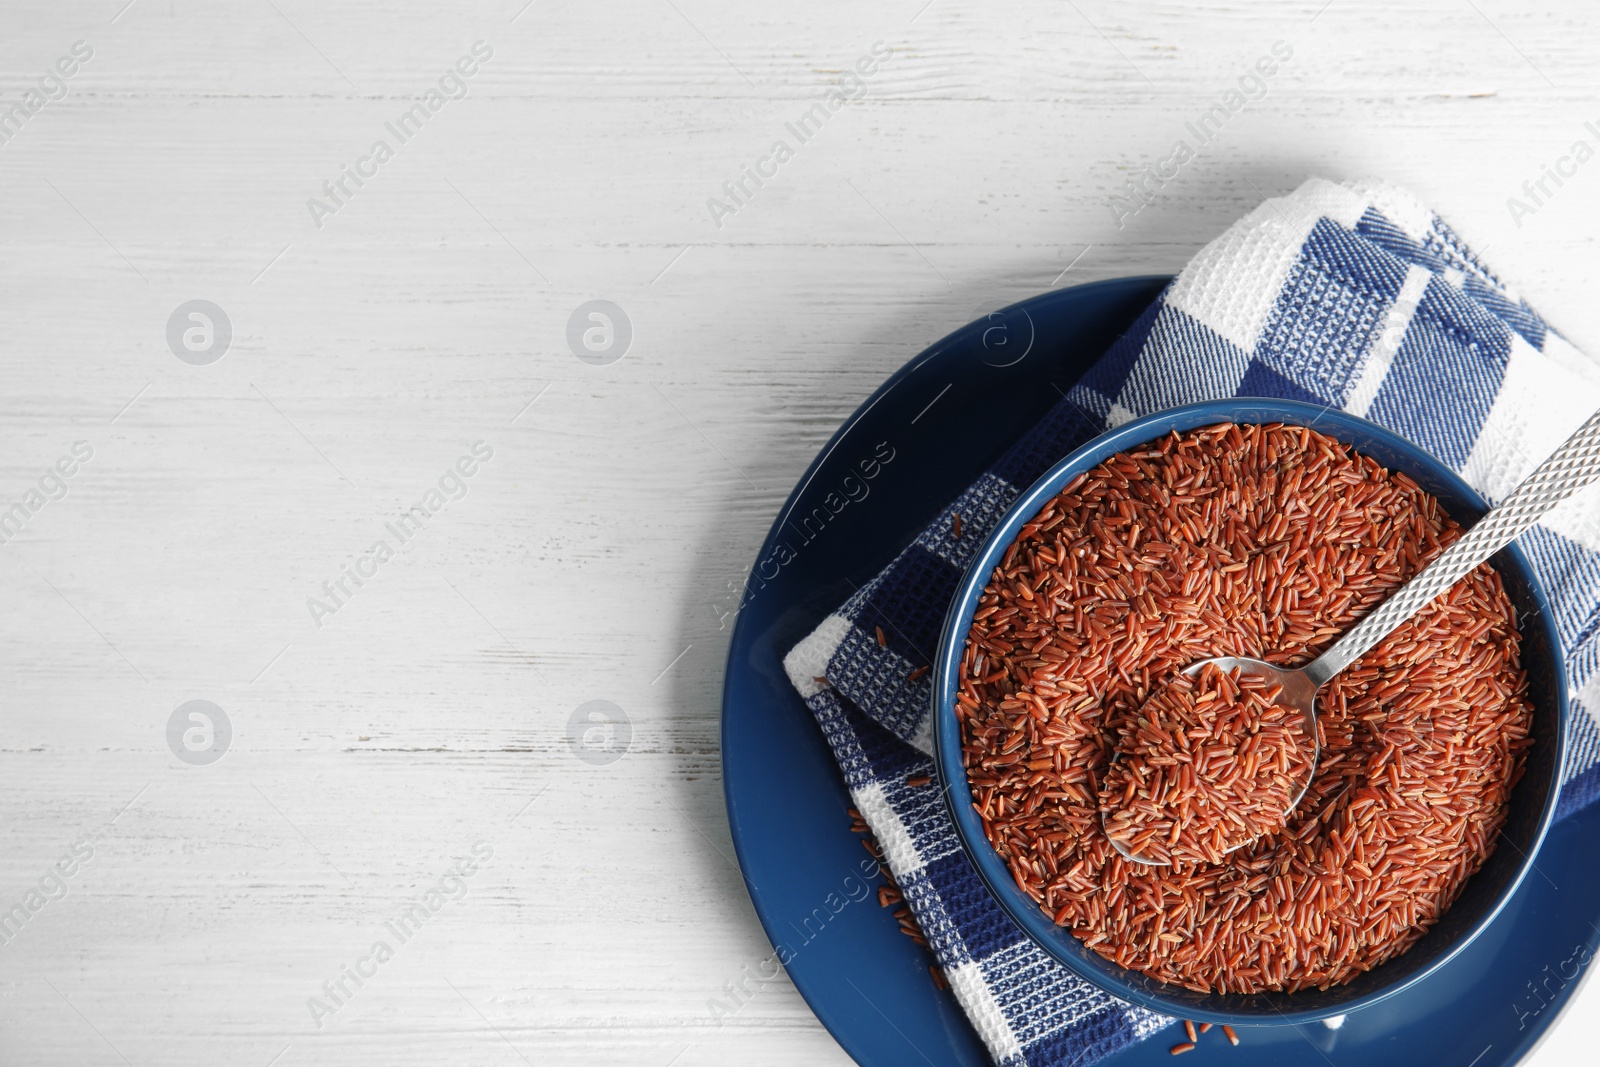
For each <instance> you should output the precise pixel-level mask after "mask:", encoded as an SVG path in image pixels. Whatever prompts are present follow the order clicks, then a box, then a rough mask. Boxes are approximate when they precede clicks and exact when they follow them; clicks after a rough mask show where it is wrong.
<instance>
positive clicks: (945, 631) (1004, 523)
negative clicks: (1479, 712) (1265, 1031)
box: [930, 396, 1571, 1024]
mask: <svg viewBox="0 0 1600 1067" xmlns="http://www.w3.org/2000/svg"><path fill="white" fill-rule="evenodd" d="M1246 408H1256V409H1259V413H1260V414H1261V415H1262V416H1264V417H1259V418H1247V417H1244V416H1243V415H1241V409H1246ZM1269 413H1270V417H1265V416H1268V415H1269ZM1323 421H1326V422H1329V423H1333V424H1336V425H1333V426H1330V427H1328V429H1329V430H1330V431H1332V432H1330V433H1329V436H1333V437H1339V434H1338V430H1339V429H1340V426H1339V425H1337V424H1343V425H1344V426H1345V427H1349V428H1353V429H1355V430H1358V431H1359V432H1360V433H1363V434H1366V435H1368V436H1369V437H1371V438H1373V439H1375V440H1377V441H1380V442H1382V443H1383V444H1385V445H1386V446H1387V447H1389V448H1391V449H1393V450H1394V451H1396V452H1400V453H1404V454H1406V455H1407V456H1410V457H1412V458H1413V459H1414V460H1415V462H1416V464H1417V466H1419V467H1424V468H1427V469H1428V471H1429V472H1430V474H1431V475H1432V476H1434V477H1436V478H1437V479H1438V481H1439V482H1440V483H1442V484H1444V485H1446V486H1448V487H1449V488H1450V490H1451V491H1452V492H1453V493H1455V494H1456V495H1457V496H1459V497H1460V498H1461V499H1462V500H1464V501H1466V502H1467V504H1468V505H1469V506H1471V507H1473V508H1476V509H1478V511H1479V513H1480V514H1481V513H1482V512H1483V511H1487V510H1488V507H1489V505H1488V503H1487V502H1486V501H1485V500H1484V499H1483V497H1482V495H1481V494H1479V493H1478V492H1477V491H1476V490H1474V489H1473V488H1472V487H1471V486H1470V485H1468V484H1467V483H1466V481H1465V480H1463V479H1462V478H1461V476H1460V475H1459V474H1457V473H1456V472H1455V471H1454V470H1452V469H1451V468H1450V467H1449V466H1447V465H1446V464H1445V463H1444V462H1443V461H1441V460H1439V459H1438V458H1437V457H1435V456H1434V455H1432V454H1431V453H1429V452H1428V451H1426V450H1425V449H1423V448H1422V447H1421V446H1419V445H1417V444H1415V443H1413V442H1411V441H1409V440H1407V439H1405V438H1404V437H1401V436H1400V435H1398V434H1396V433H1394V432H1393V431H1391V430H1388V429H1385V428H1384V427H1382V426H1379V425H1378V424H1376V423H1374V422H1371V421H1370V420H1368V419H1365V418H1363V417H1361V416H1359V415H1354V414H1351V413H1349V412H1346V411H1343V410H1342V409H1339V408H1335V407H1331V406H1324V405H1317V404H1308V403H1305V402H1303V401H1297V400H1284V399H1278V398H1274V397H1246V396H1239V397H1226V398H1219V399H1214V400H1202V401H1198V402H1195V403H1190V404H1183V405H1179V406H1176V407H1172V408H1167V409H1164V410H1162V411H1158V412H1154V413H1152V414H1150V415H1145V416H1142V417H1140V418H1136V419H1131V420H1129V421H1127V422H1124V423H1122V424H1121V425H1119V426H1116V427H1114V428H1112V429H1109V430H1107V431H1106V432H1104V433H1101V434H1098V435H1096V436H1095V437H1094V438H1093V439H1092V440H1090V441H1088V442H1086V443H1085V444H1083V445H1081V446H1079V447H1078V448H1075V449H1073V450H1072V452H1070V453H1069V454H1068V455H1066V456H1065V457H1063V458H1062V459H1060V460H1058V461H1057V462H1055V463H1054V464H1052V465H1051V467H1050V468H1049V469H1048V470H1047V471H1045V473H1044V474H1042V475H1040V476H1039V478H1038V479H1037V480H1035V481H1034V483H1033V484H1032V485H1031V486H1030V487H1028V488H1027V489H1026V490H1025V491H1023V492H1022V493H1020V494H1019V495H1018V496H1017V499H1016V500H1015V501H1014V502H1013V503H1012V504H1011V506H1010V507H1009V508H1007V509H1006V511H1005V513H1004V514H1003V515H1002V516H1001V518H1000V520H999V521H998V522H997V523H996V524H995V525H994V527H993V528H992V529H991V530H990V531H989V533H988V534H987V535H986V537H985V538H984V541H983V543H982V544H981V545H980V547H979V548H978V550H977V552H976V553H975V554H974V556H973V558H972V560H971V562H970V563H969V564H968V565H967V568H966V570H965V572H964V573H963V575H962V577H961V580H960V582H959V583H958V585H957V588H956V593H955V596H954V597H953V598H952V599H951V602H950V607H949V608H948V609H947V611H946V613H945V618H944V623H943V625H942V627H941V630H940V635H939V644H938V647H937V648H936V649H935V659H934V666H933V672H932V675H933V677H932V685H931V687H930V688H931V690H932V696H931V710H930V714H931V716H932V720H931V723H932V729H931V734H932V741H933V750H934V766H935V771H936V774H937V775H938V783H939V791H940V795H941V796H942V797H943V799H944V804H945V807H946V808H947V809H948V811H949V813H950V816H951V819H952V821H953V822H954V823H955V826H956V837H957V839H958V840H959V841H960V843H961V847H962V851H963V852H965V853H966V856H967V858H968V860H969V861H970V862H971V863H972V865H973V867H974V869H975V870H976V871H977V873H978V876H979V879H980V880H981V881H982V882H983V883H984V885H985V887H986V888H987V889H988V891H989V894H990V895H991V896H992V897H993V898H994V899H995V900H996V902H997V903H998V904H999V905H1000V907H1001V909H1002V910H1003V911H1004V912H1005V913H1006V914H1007V916H1008V917H1009V918H1010V919H1011V920H1012V921H1013V922H1015V923H1016V924H1017V925H1018V926H1019V927H1020V928H1021V929H1022V930H1023V932H1024V933H1025V934H1026V935H1027V936H1028V939H1029V940H1030V941H1032V942H1033V943H1034V944H1035V945H1037V946H1039V947H1040V948H1041V949H1043V950H1044V951H1045V952H1046V953H1047V954H1048V955H1049V956H1050V957H1051V958H1052V959H1055V960H1056V961H1058V962H1060V963H1061V964H1062V965H1063V966H1065V967H1066V968H1067V969H1068V970H1070V971H1071V972H1072V973H1073V974H1075V975H1076V976H1078V977H1080V978H1082V979H1083V980H1085V981H1087V982H1089V983H1090V984H1092V985H1094V986H1095V987H1097V988H1098V989H1101V990H1103V991H1105V992H1107V993H1109V994H1111V995H1113V996H1116V997H1118V998H1120V999H1123V1000H1127V1001H1131V1002H1133V1003H1135V1004H1138V1005H1140V1006H1142V1007H1145V1008H1149V1009H1151V1010H1152V1011H1156V1012H1160V1013H1161V1014H1164V1015H1175V1016H1177V1017H1179V1018H1189V1019H1194V1020H1196V1021H1211V1022H1243V1023H1260V1022H1263V1021H1271V1022H1275V1023H1284V1024H1292V1023H1303V1022H1315V1021H1317V1020H1320V1019H1328V1018H1333V1017H1335V1016H1343V1015H1345V1014H1348V1013H1350V1012H1353V1011H1356V1010H1358V1009H1360V1008H1364V1007H1367V1006H1370V1005H1372V1004H1375V1003H1377V1002H1379V1001H1381V1000H1384V999H1387V998H1388V997H1391V996H1394V995H1395V994H1397V993H1399V992H1401V991H1402V990H1404V989H1407V988H1409V987H1411V986H1413V985H1415V984H1416V983H1418V982H1420V981H1422V980H1423V979H1424V978H1426V977H1428V975H1430V974H1432V973H1434V972H1435V971H1437V970H1438V969H1439V968H1441V967H1443V966H1444V965H1445V964H1446V963H1448V962H1449V961H1450V960H1451V959H1453V958H1454V957H1455V956H1456V955H1457V954H1458V953H1460V952H1461V951H1462V950H1463V949H1465V948H1466V947H1467V946H1468V945H1469V944H1471V943H1472V942H1473V941H1474V940H1475V939H1477V937H1478V936H1479V935H1481V934H1482V933H1483V932H1484V931H1485V930H1486V929H1488V927H1489V925H1490V924H1491V923H1492V922H1493V921H1494V919H1495V917H1496V916H1498V915H1499V914H1500V912H1501V911H1502V910H1503V909H1504V908H1505V906H1506V904H1507V902H1508V901H1509V900H1510V899H1511V897H1512V896H1513V895H1514V894H1515V893H1516V891H1517V888H1518V887H1519V886H1520V885H1521V884H1522V882H1523V879H1524V878H1526V877H1527V874H1528V872H1529V870H1530V869H1532V868H1533V866H1534V861H1535V858H1536V857H1537V855H1538V851H1539V848H1540V847H1541V846H1542V845H1543V843H1544V839H1545V836H1546V834H1547V832H1548V831H1549V829H1550V826H1551V824H1552V823H1553V822H1554V818H1555V812H1556V807H1557V803H1558V801H1559V799H1560V794H1561V769H1562V767H1563V766H1564V765H1565V757H1566V750H1567V743H1568V735H1569V733H1570V720H1569V712H1568V709H1569V705H1570V702H1571V689H1570V685H1569V680H1568V677H1567V670H1566V660H1565V650H1564V649H1563V647H1562V645H1561V641H1560V635H1559V633H1557V632H1556V630H1555V625H1554V614H1555V613H1554V611H1553V610H1551V608H1550V599H1549V595H1548V593H1547V592H1546V590H1545V589H1544V586H1543V585H1542V584H1541V583H1540V581H1539V578H1538V576H1537V574H1535V572H1534V571H1533V568H1532V566H1531V565H1530V564H1529V561H1528V558H1527V556H1526V554H1525V553H1523V551H1522V550H1521V549H1520V548H1519V547H1518V545H1517V543H1516V542H1512V543H1511V544H1510V545H1507V546H1506V547H1505V548H1504V549H1502V550H1501V552H1502V553H1505V554H1507V555H1509V557H1510V558H1511V560H1512V561H1513V563H1514V564H1515V565H1516V567H1517V569H1518V570H1519V571H1520V572H1521V577H1522V578H1523V579H1524V580H1525V581H1526V582H1527V585H1528V590H1529V592H1530V594H1531V596H1532V598H1533V599H1534V600H1535V601H1536V602H1537V603H1538V605H1539V607H1540V611H1539V620H1538V625H1539V626H1541V627H1542V628H1543V630H1544V635H1543V636H1544V639H1545V644H1546V645H1548V647H1549V660H1550V664H1549V666H1550V671H1551V673H1552V674H1553V676H1554V684H1555V692H1556V698H1557V699H1556V705H1557V706H1556V708H1555V713H1556V731H1555V733H1556V737H1555V749H1556V751H1555V756H1554V760H1555V762H1554V768H1555V769H1554V771H1553V781H1552V783H1551V786H1550V788H1549V789H1548V790H1547V791H1546V794H1545V797H1544V804H1543V808H1542V810H1541V811H1540V813H1539V818H1538V822H1537V824H1536V832H1535V834H1534V836H1533V839H1532V845H1531V847H1529V848H1528V849H1527V850H1526V851H1525V852H1522V851H1521V850H1518V851H1519V852H1521V857H1522V861H1521V863H1520V864H1519V865H1518V866H1517V868H1516V873H1515V876H1514V877H1513V878H1511V879H1510V880H1509V881H1508V882H1507V884H1506V885H1505V886H1504V888H1503V889H1502V890H1501V891H1500V894H1499V896H1498V897H1497V898H1496V899H1495V901H1494V903H1493V906H1491V907H1490V908H1488V909H1487V910H1486V911H1485V912H1484V914H1483V915H1482V916H1481V917H1480V918H1479V919H1478V920H1477V921H1476V922H1475V923H1474V924H1473V925H1472V927H1471V928H1470V929H1468V930H1467V931H1466V932H1465V933H1464V934H1462V935H1461V936H1459V937H1457V938H1456V940H1455V941H1454V942H1453V943H1452V944H1451V945H1450V946H1449V947H1448V948H1447V949H1445V950H1444V951H1442V952H1440V953H1439V955H1438V956H1437V957H1436V958H1435V959H1434V960H1433V961H1432V962H1431V963H1429V964H1428V965H1427V966H1425V967H1423V968H1421V969H1420V970H1418V971H1415V972H1414V973H1412V974H1410V975H1407V976H1405V977H1404V978H1402V979H1400V980H1398V981H1396V982H1394V983H1392V984H1390V985H1388V986H1384V987H1382V988H1379V989H1375V990H1373V991H1371V992H1369V993H1367V994H1364V995H1362V996H1358V997H1352V998H1351V999H1350V1000H1348V1001H1344V1002H1340V1003H1338V1004H1337V1005H1335V1006H1332V1007H1321V1008H1303V1009H1298V1010H1297V1009H1294V1008H1292V1007H1288V1008H1284V1007H1278V1006H1274V1007H1273V1014H1271V1015H1266V1014H1255V1013H1232V1014H1230V1013H1228V1012H1225V1011H1212V1010H1209V1009H1202V1008H1200V1007H1198V1006H1196V1005H1194V1004H1190V1003H1183V1002H1181V1001H1180V1000H1178V999H1177V998H1178V996H1179V994H1180V993H1181V994H1187V995H1189V996H1193V995H1194V994H1193V992H1192V991H1190V990H1187V989H1185V988H1184V987H1181V986H1175V985H1172V984H1170V983H1161V982H1158V981H1154V980H1152V983H1153V984H1154V985H1156V986H1159V987H1165V988H1171V989H1173V990H1174V993H1173V994H1172V997H1171V998H1170V999H1169V998H1168V997H1167V996H1165V995H1163V994H1161V993H1158V992H1151V991H1150V990H1148V989H1145V988H1140V987H1139V986H1137V985H1133V984H1130V983H1128V982H1120V981H1116V980H1114V979H1113V978H1112V977H1111V976H1109V975H1107V974H1105V973H1103V972H1100V971H1098V970H1096V969H1094V968H1093V967H1091V966H1089V965H1086V964H1085V963H1084V962H1082V961H1080V960H1079V959H1077V958H1076V957H1075V956H1073V955H1072V954H1071V953H1069V952H1067V951H1064V950H1063V949H1062V947H1061V946H1060V945H1059V944H1057V943H1056V941H1055V939H1054V937H1052V936H1049V935H1050V932H1051V931H1054V930H1059V929H1060V927H1059V926H1057V924H1056V923H1055V922H1054V921H1053V920H1052V919H1051V918H1049V917H1048V916H1047V915H1046V914H1045V912H1044V910H1043V909H1042V908H1041V907H1040V906H1039V905H1038V904H1037V903H1035V902H1034V901H1033V900H1032V898H1029V897H1027V896H1026V895H1025V894H1024V893H1023V892H1022V890H1021V889H1019V888H1018V886H1017V884H1016V881H1015V879H1014V878H1013V876H1012V874H1011V871H1010V869H1009V868H1008V867H1007V866H1006V864H1005V862H1004V861H1003V860H1002V859H1001V858H1000V856H999V854H998V853H997V852H995V850H994V847H993V846H992V845H991V844H990V843H989V840H988V838H987V836H985V834H984V832H983V825H982V822H981V821H980V820H979V818H978V816H977V814H976V812H975V811H974V808H973V804H972V792H971V786H970V783H969V782H968V780H967V773H966V763H965V759H964V758H963V753H962V742H961V737H960V729H959V724H958V723H957V721H956V718H955V714H954V711H953V706H954V692H955V688H956V673H957V671H958V669H959V667H960V662H961V656H962V653H963V652H964V650H965V648H966V643H967V636H968V633H969V632H970V630H971V625H972V616H973V614H974V612H975V611H976V610H977V601H978V598H979V597H980V596H981V595H982V592H983V589H984V588H985V587H986V586H987V585H988V579H989V575H990V573H991V572H992V571H993V569H994V567H995V565H996V564H997V562H998V560H999V558H1000V556H1001V555H1003V554H1004V552H1005V550H1006V549H1007V548H1009V547H1010V546H1011V543H1012V542H1013V541H1014V540H1015V539H1016V536H1017V533H1018V532H1019V531H1020V530H1021V528H1022V527H1023V526H1024V525H1025V524H1026V523H1027V522H1028V520H1029V519H1031V518H1033V516H1034V515H1036V514H1037V513H1038V512H1039V510H1040V509H1041V508H1042V507H1043V506H1044V505H1045V503H1046V502H1048V501H1049V500H1050V499H1051V498H1053V497H1054V496H1055V495H1056V494H1057V493H1059V492H1060V491H1061V489H1062V488H1063V487H1064V486H1065V485H1066V484H1067V482H1069V481H1070V480H1071V479H1072V478H1074V477H1076V476H1077V475H1078V474H1079V473H1081V472H1082V471H1084V470H1088V469H1090V468H1091V467H1093V466H1095V465H1096V464H1098V463H1100V462H1102V461H1103V460H1105V459H1107V458H1109V457H1110V456H1113V455H1115V454H1117V453H1118V452H1124V451H1127V450H1128V449H1130V448H1132V447H1135V446H1137V445H1140V444H1144V443H1147V442H1149V441H1152V440H1155V439H1156V438H1158V437H1162V436H1165V434H1167V433H1168V432H1171V431H1173V430H1177V431H1178V432H1187V431H1188V430H1192V429H1198V428H1200V427H1202V426H1206V425H1213V424H1215V423H1220V422H1240V423H1244V424H1254V425H1265V424H1270V423H1273V422H1285V423H1288V424H1290V425H1299V426H1306V427H1308V428H1312V429H1316V428H1317V427H1318V424H1319V422H1323ZM1179 424H1181V425H1179ZM1319 432H1322V431H1319ZM1525 632H1526V631H1525ZM1513 847H1514V846H1513ZM1403 955H1404V954H1402V957H1403ZM1402 957H1396V958H1397V959H1398V958H1402ZM1107 962H1108V963H1109V961H1107ZM1130 973H1137V972H1130ZM1212 995H1213V996H1220V995H1225V994H1212ZM1227 995H1231V994H1227ZM1276 995H1277V996H1279V997H1282V998H1292V997H1294V996H1295V995H1296V994H1292V993H1283V994H1276Z"/></svg>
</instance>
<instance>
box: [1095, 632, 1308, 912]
mask: <svg viewBox="0 0 1600 1067" xmlns="http://www.w3.org/2000/svg"><path fill="white" fill-rule="evenodd" d="M1281 689H1282V686H1278V685H1270V686H1269V685H1268V684H1267V682H1266V681H1265V680H1263V679H1261V678H1256V677H1250V676H1248V675H1241V674H1240V672H1239V669H1238V668H1234V669H1233V670H1231V671H1224V670H1223V669H1222V668H1221V667H1219V666H1217V665H1216V664H1214V663H1208V664H1206V665H1205V666H1204V667H1202V668H1201V669H1200V671H1199V672H1198V674H1196V675H1193V676H1191V675H1188V674H1178V675H1174V676H1173V677H1172V678H1171V679H1170V680H1169V681H1168V682H1167V683H1166V684H1165V685H1160V686H1157V687H1156V692H1155V694H1154V695H1153V696H1151V697H1150V699H1149V700H1147V701H1145V703H1144V706H1143V707H1141V708H1140V709H1139V713H1138V715H1136V716H1128V717H1127V718H1125V719H1123V720H1122V723H1121V728H1120V730H1119V732H1118V734H1117V740H1116V747H1117V753H1118V756H1119V758H1118V759H1117V761H1116V762H1114V763H1112V764H1111V766H1110V767H1108V768H1107V769H1106V772H1105V775H1104V776H1103V777H1102V779H1101V784H1100V810H1101V813H1102V816H1103V818H1102V819H1101V821H1102V823H1103V824H1104V826H1105V831H1106V836H1107V837H1109V838H1110V839H1111V840H1112V842H1113V843H1116V844H1120V845H1121V846H1122V851H1123V852H1124V853H1125V854H1127V855H1131V856H1132V857H1133V858H1135V859H1138V860H1142V861H1144V862H1146V863H1171V862H1173V861H1174V860H1177V861H1181V862H1186V863H1199V862H1206V863H1221V862H1222V857H1223V856H1225V855H1227V854H1228V853H1229V852H1232V851H1233V850H1234V849H1236V848H1242V847H1244V846H1245V845H1248V844H1249V843H1250V842H1252V841H1254V840H1255V839H1256V838H1258V837H1260V836H1261V835H1262V834H1266V833H1276V832H1277V831H1279V830H1281V829H1283V823H1284V818H1285V817H1286V816H1287V815H1288V813H1289V810H1290V808H1291V807H1292V806H1293V804H1294V802H1295V801H1296V800H1297V799H1299V796H1300V794H1301V793H1302V792H1304V790H1305V787H1306V785H1307V784H1308V783H1309V781H1310V779H1311V763H1312V757H1313V756H1314V755H1315V752H1316V749H1315V746H1314V745H1313V744H1312V739H1311V737H1310V735H1309V734H1308V733H1307V732H1306V728H1305V725H1306V724H1305V716H1304V715H1303V714H1302V713H1301V712H1300V711H1298V710H1297V709H1295V708H1293V707H1287V706H1284V705H1281V704H1277V703H1275V700H1276V698H1277V696H1278V694H1279V692H1280V691H1281ZM1164 936H1166V937H1169V938H1170V937H1172V936H1174V935H1172V934H1167V935H1164Z"/></svg>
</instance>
